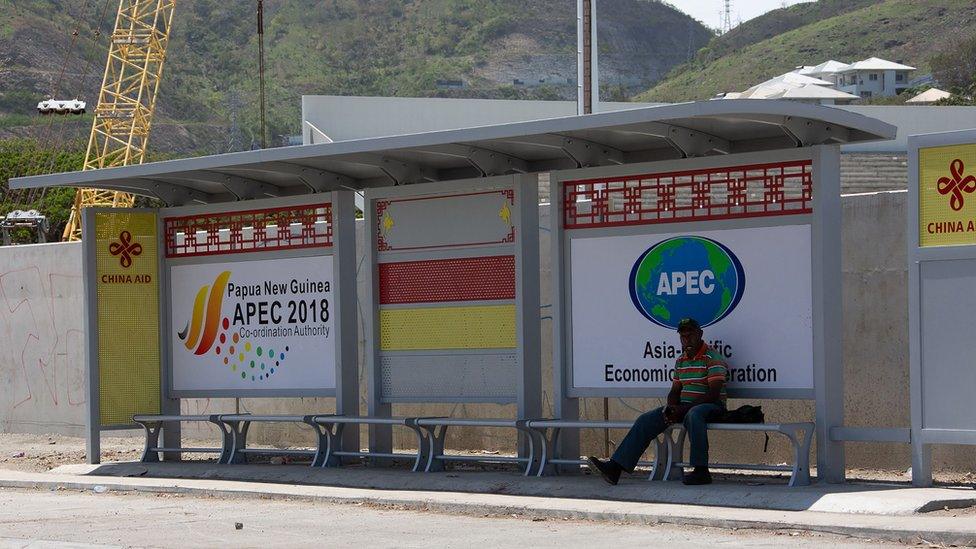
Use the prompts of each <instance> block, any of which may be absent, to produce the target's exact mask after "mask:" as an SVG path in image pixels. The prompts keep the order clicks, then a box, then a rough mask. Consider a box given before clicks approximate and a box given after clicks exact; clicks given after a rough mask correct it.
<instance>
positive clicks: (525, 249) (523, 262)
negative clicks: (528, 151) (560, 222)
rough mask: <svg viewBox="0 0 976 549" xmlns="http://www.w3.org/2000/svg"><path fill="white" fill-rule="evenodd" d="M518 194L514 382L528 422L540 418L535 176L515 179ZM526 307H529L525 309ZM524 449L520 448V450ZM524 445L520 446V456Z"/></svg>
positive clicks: (537, 213) (536, 185)
mask: <svg viewBox="0 0 976 549" xmlns="http://www.w3.org/2000/svg"><path fill="white" fill-rule="evenodd" d="M515 187H516V189H517V192H518V193H519V198H520V200H518V202H517V204H519V215H520V217H521V219H520V220H519V223H518V226H519V227H522V228H523V229H522V236H521V238H519V239H518V241H519V246H520V247H521V249H520V250H518V251H517V252H516V254H515V257H516V262H517V263H516V276H517V277H518V282H519V284H520V288H519V290H520V291H519V292H518V294H517V296H518V298H517V301H516V305H515V310H516V311H518V313H517V314H518V315H519V317H520V318H519V323H518V326H519V333H518V338H519V342H518V349H519V352H520V353H521V354H522V356H521V357H520V359H519V361H520V362H521V364H522V371H521V375H520V376H519V380H518V387H517V390H518V395H517V402H518V417H519V418H522V419H532V418H540V417H542V402H541V400H542V367H541V364H540V360H541V354H542V335H541V327H540V316H541V315H540V313H539V303H540V298H539V176H538V174H525V175H518V176H516V177H515ZM525 305H529V306H525ZM523 446H524V447H523ZM524 451H527V445H526V444H525V443H524V441H523V443H522V444H520V447H519V452H520V454H521V453H523V452H524Z"/></svg>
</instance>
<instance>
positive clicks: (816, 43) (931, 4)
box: [635, 0, 976, 101]
mask: <svg viewBox="0 0 976 549" xmlns="http://www.w3.org/2000/svg"><path fill="white" fill-rule="evenodd" d="M790 9H793V8H790ZM777 11H783V10H777ZM767 17H779V15H777V14H776V12H772V13H771V14H768V15H766V16H763V17H760V18H757V20H756V21H755V22H754V25H758V26H761V25H762V23H763V19H765V18H767ZM974 32H976V3H973V2H971V1H968V0H885V1H882V2H878V3H875V4H873V5H869V6H866V7H861V8H860V9H856V10H854V11H849V12H846V13H840V14H838V15H834V16H832V17H828V18H826V19H823V20H820V21H816V22H813V23H810V24H806V25H803V26H801V27H798V28H795V29H793V30H790V31H788V32H784V33H782V34H778V35H776V36H773V37H772V38H768V39H764V40H760V41H759V42H756V43H753V44H748V45H744V46H743V47H741V48H737V49H731V51H730V52H729V53H728V54H726V55H722V56H720V57H717V58H714V59H710V60H707V59H703V56H702V55H701V54H699V55H698V56H697V57H696V61H695V62H693V63H691V64H688V65H684V66H681V67H679V68H676V69H675V70H674V71H673V72H672V74H671V75H669V76H668V77H667V78H666V79H665V80H663V81H662V82H661V83H659V84H658V85H656V86H654V87H652V88H651V89H649V90H648V91H646V92H644V93H642V94H640V95H638V96H637V97H636V98H635V100H638V101H689V100H696V99H707V98H709V97H712V96H714V95H715V94H717V93H720V92H727V91H741V90H744V89H746V88H748V87H750V86H752V85H754V84H757V83H759V82H761V81H763V80H766V79H768V78H771V77H773V76H776V75H778V74H782V73H784V72H786V71H789V70H792V69H793V68H795V67H797V66H799V65H816V64H818V63H821V62H823V61H826V60H828V59H836V60H838V61H845V62H853V61H856V60H859V59H864V58H867V57H872V56H875V57H882V58H885V59H889V60H892V61H902V62H904V63H906V64H909V65H912V66H915V67H918V69H919V70H918V71H917V73H916V74H925V73H927V72H928V71H929V70H930V66H929V59H930V58H931V57H932V56H933V55H935V54H937V53H938V52H940V51H942V50H944V49H945V48H947V47H951V46H952V44H953V43H954V41H958V40H962V39H964V38H966V37H968V36H970V35H972V34H973V33H974ZM730 34H731V33H730ZM753 35H754V36H758V35H759V34H758V33H754V34H753Z"/></svg>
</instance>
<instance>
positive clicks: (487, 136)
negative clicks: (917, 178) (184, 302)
mask: <svg viewBox="0 0 976 549" xmlns="http://www.w3.org/2000/svg"><path fill="white" fill-rule="evenodd" d="M895 133H896V128H895V127H894V126H892V125H890V124H887V123H884V122H882V121H880V120H877V119H874V118H868V117H866V116H861V115H857V114H854V113H851V112H848V111H844V110H841V109H835V108H829V107H822V106H819V105H809V104H804V103H796V102H789V101H747V100H728V101H700V102H695V103H680V104H674V105H664V106H659V107H648V108H642V109H633V110H627V111H620V112H609V113H599V114H592V115H587V116H570V117H565V118H553V119H548V120H534V121H529V122H517V123H510V124H502V125H496V126H481V127H474V128H465V129H461V130H446V131H437V132H429V133H420V134H413V135H399V136H390V137H377V138H371V139H360V140H351V141H341V142H335V143H321V144H315V145H303V146H297V147H284V148H279V149H265V150H258V151H247V152H240V153H230V154H222V155H217V156H207V157H201V158H187V159H180V160H168V161H164V162H155V163H151V164H141V165H134V166H125V167H120V168H106V169H101V170H91V171H83V172H72V173H62V174H53V175H43V176H33V177H25V178H16V179H11V180H10V188H12V189H24V188H36V187H56V186H70V187H86V188H99V189H109V190H116V191H125V192H132V193H136V194H140V195H146V196H152V197H155V198H158V199H160V200H161V201H162V202H164V203H166V204H168V205H182V204H187V203H203V204H209V203H217V202H231V201H237V200H247V199H253V198H263V197H274V196H289V195H300V194H309V193H316V192H327V191H332V190H338V189H356V190H358V189H366V188H371V187H385V186H391V185H397V184H410V183H418V182H423V181H442V182H449V181H452V180H462V179H470V178H473V177H485V176H491V175H503V174H508V173H539V172H552V171H558V170H567V169H577V168H581V167H589V166H602V165H621V164H631V163H640V162H654V161H659V160H670V159H675V158H683V157H688V156H705V155H723V154H732V153H740V152H753V151H766V150H779V149H790V148H796V147H804V146H814V145H819V144H840V143H855V142H864V141H875V140H881V139H893V138H894V137H895Z"/></svg>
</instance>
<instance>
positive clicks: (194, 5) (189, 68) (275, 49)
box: [0, 0, 712, 153]
mask: <svg viewBox="0 0 976 549" xmlns="http://www.w3.org/2000/svg"><path fill="white" fill-rule="evenodd" d="M117 5H118V3H117V1H114V0H113V1H108V2H105V1H104V0H0V138H2V137H4V136H9V135H6V134H5V133H4V131H5V130H7V131H8V132H9V130H10V128H15V127H20V126H25V125H31V124H32V123H36V122H37V121H38V119H37V118H36V116H34V113H33V105H35V104H36V102H37V101H39V100H40V99H42V98H43V97H44V96H45V95H46V94H48V93H50V92H51V90H52V89H53V88H54V87H55V82H56V81H57V80H58V77H59V74H60V69H61V66H62V61H63V60H64V59H67V60H68V64H67V71H66V72H65V75H64V78H63V82H62V85H61V86H60V92H59V95H61V96H64V97H74V96H78V97H80V98H82V99H88V100H92V98H93V97H94V96H95V93H96V92H97V88H98V85H99V83H100V80H101V71H102V67H103V66H104V62H105V52H106V51H107V40H106V37H107V36H108V35H109V34H110V32H111V26H112V25H113V23H114V10H115V8H116V6H117ZM105 6H108V9H107V10H106V12H107V13H106V14H105V16H104V17H103V16H102V14H103V12H102V10H103V8H104V7H105ZM254 6H255V2H253V0H251V1H248V2H241V1H236V0H235V1H227V0H181V1H180V2H179V3H178V4H177V8H176V16H175V21H174V25H173V27H174V33H173V39H172V43H171V45H170V51H169V59H168V63H167V67H166V72H165V75H164V79H163V84H162V89H161V95H160V103H159V111H158V115H159V119H160V121H162V122H170V123H175V126H171V127H168V129H167V127H164V128H163V129H162V132H163V133H166V134H167V136H164V138H163V141H161V142H157V141H155V136H154V143H156V144H157V146H160V145H163V146H167V145H170V143H171V142H172V146H174V147H181V146H193V145H201V142H204V143H203V144H206V145H207V147H202V148H203V149H205V150H203V151H201V152H218V151H222V150H228V149H234V148H241V147H248V146H250V144H251V143H252V142H253V141H254V140H255V139H256V132H257V127H258V115H257V113H258V109H257V108H256V107H257V105H256V98H257V95H258V94H257V90H258V87H257V83H258V75H257V70H256V69H257V36H256V32H255V22H254V19H255V8H254ZM265 6H266V18H265V20H266V27H267V31H266V47H267V66H268V72H269V74H268V87H269V99H268V102H269V109H270V111H269V126H270V127H269V132H270V133H271V134H272V135H273V136H278V135H289V134H297V133H299V117H300V97H301V95H302V94H340V95H402V96H427V95H438V94H441V95H443V94H451V93H454V94H459V95H464V96H468V97H512V98H519V97H525V98H543V99H555V98H569V97H574V96H575V83H573V82H570V81H567V79H569V78H575V74H576V68H575V51H576V45H575V43H576V31H575V24H576V13H575V3H574V2H572V1H569V0H534V1H532V2H523V1H520V0H369V1H362V0H265ZM98 21H101V27H100V28H101V37H100V39H99V41H98V43H97V44H93V43H92V40H91V36H92V34H93V29H94V28H96V27H99V24H98ZM74 30H77V31H78V32H79V37H78V39H77V41H76V44H75V47H73V48H71V49H70V50H69V49H68V46H69V44H70V41H71V33H72V31H74ZM600 36H601V50H602V53H603V57H601V68H602V69H604V75H605V76H606V77H607V78H606V80H605V82H604V83H605V84H608V85H610V86H614V87H615V89H618V90H619V89H623V90H624V93H626V95H631V94H633V93H636V92H639V91H641V90H643V89H646V88H647V87H649V86H650V85H652V84H653V83H655V82H657V81H658V80H659V79H660V78H662V77H663V76H664V75H665V74H667V73H668V72H669V71H670V70H671V69H672V68H673V67H675V66H676V65H678V64H680V63H683V62H686V61H687V60H688V58H689V53H693V52H695V51H697V50H698V49H699V48H700V47H701V46H703V45H704V44H706V43H707V42H708V41H709V40H710V39H711V37H712V34H711V32H710V31H709V30H708V29H706V28H705V27H704V26H702V25H701V24H700V23H698V22H697V21H695V20H693V19H691V18H689V17H687V16H685V15H684V14H681V13H679V12H677V11H676V10H674V9H673V8H671V7H670V6H668V5H666V4H664V3H662V2H659V1H656V0H614V3H613V9H604V10H603V11H602V12H601V21H600ZM515 79H520V80H523V81H526V82H528V83H529V85H526V86H524V87H515V86H513V82H514V80H515ZM438 80H463V81H464V89H461V90H442V89H439V88H438V86H437V81H438ZM540 80H545V82H544V83H543V82H540ZM69 126H70V129H69V130H68V133H72V134H73V135H74V136H75V137H78V136H83V135H84V134H85V133H86V132H87V129H86V128H87V124H78V123H75V124H70V125H69ZM214 127H222V128H224V130H225V131H222V132H214V131H213V128H214ZM228 128H229V129H230V130H231V131H226V130H227V129H228ZM169 132H176V134H177V135H176V137H179V135H178V134H179V132H189V133H190V134H193V135H194V136H196V135H197V134H198V132H204V134H205V135H206V137H208V138H211V137H213V135H214V134H217V135H218V136H219V137H221V138H223V140H224V141H226V142H224V143H220V144H219V146H217V145H214V144H212V143H211V144H207V143H205V142H206V139H204V138H198V139H189V140H182V141H181V140H180V139H168V138H167V137H168V134H169ZM15 135H19V134H16V133H15ZM183 141H187V142H188V143H189V145H186V144H184V143H183ZM211 145H213V146H211ZM180 152H187V153H192V152H193V151H192V150H188V151H180Z"/></svg>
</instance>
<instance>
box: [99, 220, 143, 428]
mask: <svg viewBox="0 0 976 549" xmlns="http://www.w3.org/2000/svg"><path fill="white" fill-rule="evenodd" d="M94 227H95V230H94V236H95V292H96V304H95V310H96V314H97V322H98V335H97V338H98V344H97V346H98V377H99V379H98V389H99V404H100V405H99V425H101V426H102V427H113V426H120V425H130V424H131V423H132V416H133V415H135V414H158V413H159V412H160V374H159V372H160V369H159V366H160V341H159V328H160V326H159V281H158V280H157V278H158V274H159V250H158V246H157V233H158V230H157V226H156V214H154V213H145V212H110V213H109V212H106V213H96V214H95V224H94ZM86 238H87V237H86ZM134 304H138V306H134Z"/></svg>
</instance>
